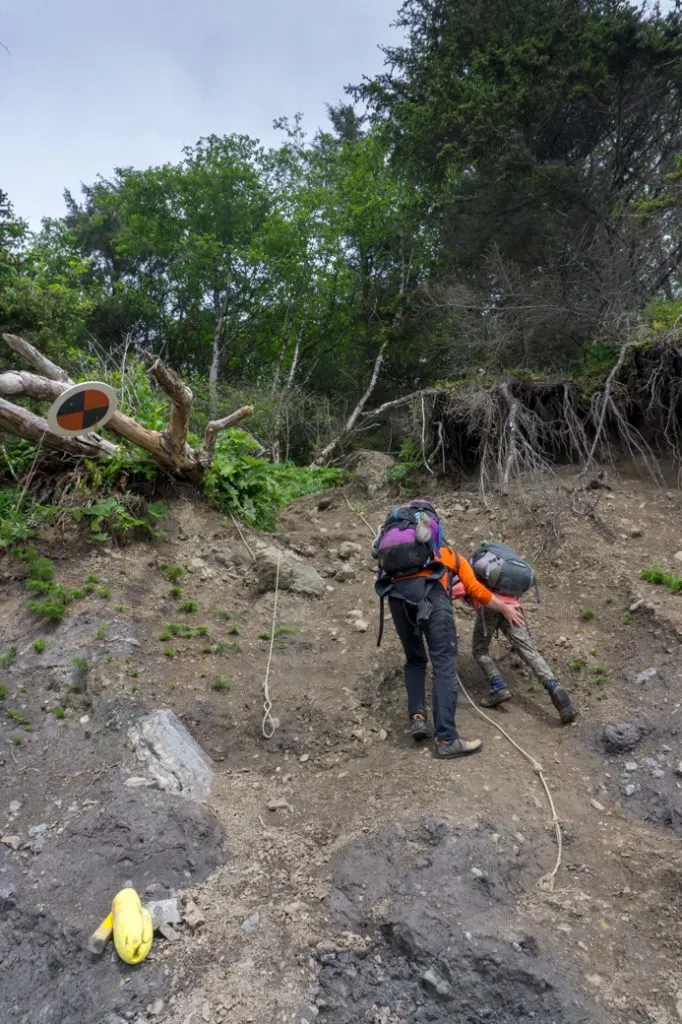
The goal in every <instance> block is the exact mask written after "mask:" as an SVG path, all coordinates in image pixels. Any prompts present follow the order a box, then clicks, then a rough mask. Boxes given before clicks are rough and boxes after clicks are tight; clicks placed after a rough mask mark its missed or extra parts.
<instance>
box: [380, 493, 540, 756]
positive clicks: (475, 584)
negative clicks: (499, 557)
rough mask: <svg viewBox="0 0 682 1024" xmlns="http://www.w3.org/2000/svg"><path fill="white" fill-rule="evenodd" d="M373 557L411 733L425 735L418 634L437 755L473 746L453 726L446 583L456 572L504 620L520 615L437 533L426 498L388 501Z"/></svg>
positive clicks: (451, 624)
mask: <svg viewBox="0 0 682 1024" xmlns="http://www.w3.org/2000/svg"><path fill="white" fill-rule="evenodd" d="M372 556H373V557H374V558H376V559H377V560H378V562H379V570H378V574H377V581H376V585H375V589H376V591H377V594H378V595H379V597H380V598H381V625H380V631H379V641H378V642H379V643H381V634H382V632H383V619H384V599H385V598H388V603H389V608H390V611H391V616H392V618H393V623H394V625H395V628H396V632H397V634H398V637H399V639H400V642H401V644H402V647H403V651H404V653H405V670H404V672H405V688H406V690H407V704H408V714H409V716H410V729H411V732H412V736H413V737H414V739H415V740H423V739H427V738H428V737H429V736H430V735H431V732H430V729H429V727H428V724H427V717H426V666H427V657H426V652H425V649H424V640H426V644H427V646H428V651H429V657H430V659H431V665H432V667H433V699H432V710H433V719H434V726H435V739H436V744H435V753H436V756H437V757H441V758H452V757H462V756H464V755H466V754H473V753H475V752H476V751H478V750H480V749H481V741H480V740H479V739H475V740H465V739H464V738H463V737H461V736H459V735H458V733H457V729H456V726H455V712H456V710H457V632H456V629H455V620H454V615H453V612H452V599H451V597H450V589H451V586H452V580H453V578H454V576H455V575H456V576H458V577H459V579H460V581H461V583H462V586H463V588H464V591H465V593H467V594H469V595H471V597H472V598H474V599H475V600H477V601H479V602H480V603H481V605H484V606H486V607H489V608H491V609H492V610H493V611H495V612H496V613H497V614H499V615H501V616H502V617H503V618H504V620H505V621H506V622H509V624H510V625H512V626H513V625H517V624H519V623H520V622H522V617H521V615H520V614H519V612H518V611H517V610H516V609H515V608H513V607H511V606H509V605H506V604H504V602H502V601H500V600H499V599H498V598H496V597H495V596H494V595H493V594H492V593H491V592H490V590H488V588H487V587H485V586H483V585H482V584H481V583H479V581H478V580H477V579H476V577H475V575H474V573H473V570H472V568H471V566H470V565H469V563H468V562H467V561H466V559H465V558H463V557H462V556H461V555H459V554H457V553H456V552H455V551H453V550H452V549H451V548H449V547H446V546H445V544H444V540H443V528H442V525H441V523H440V520H439V518H438V514H437V512H436V510H435V508H434V506H433V505H432V504H431V502H430V501H427V500H425V499H415V500H414V501H411V502H409V503H408V504H407V505H406V506H401V507H400V508H397V509H394V511H393V512H391V513H390V515H389V516H388V517H387V519H386V522H385V523H384V525H383V527H382V528H381V529H380V530H379V533H378V534H377V537H376V539H375V541H374V544H373V545H372Z"/></svg>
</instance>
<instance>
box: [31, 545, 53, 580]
mask: <svg viewBox="0 0 682 1024" xmlns="http://www.w3.org/2000/svg"><path fill="white" fill-rule="evenodd" d="M28 578H29V579H31V580H40V581H41V582H43V583H52V581H53V580H54V562H52V561H50V559H49V558H43V557H39V556H37V555H34V554H33V552H31V553H30V555H29V560H28Z"/></svg>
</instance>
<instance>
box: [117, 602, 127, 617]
mask: <svg viewBox="0 0 682 1024" xmlns="http://www.w3.org/2000/svg"><path fill="white" fill-rule="evenodd" d="M114 611H115V612H117V613H118V614H119V615H127V614H128V609H127V607H126V606H125V605H124V604H116V605H114Z"/></svg>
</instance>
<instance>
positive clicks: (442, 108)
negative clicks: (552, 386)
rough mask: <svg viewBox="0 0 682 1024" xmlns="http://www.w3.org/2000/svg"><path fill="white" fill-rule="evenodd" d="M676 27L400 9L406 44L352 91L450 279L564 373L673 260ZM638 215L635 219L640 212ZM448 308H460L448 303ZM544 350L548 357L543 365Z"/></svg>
mask: <svg viewBox="0 0 682 1024" xmlns="http://www.w3.org/2000/svg"><path fill="white" fill-rule="evenodd" d="M681 19H682V15H681V14H680V12H679V11H678V10H674V11H671V12H669V13H667V14H662V13H661V11H660V10H659V8H658V7H651V6H647V5H645V6H635V5H634V4H631V3H629V2H627V0H519V2H518V3H514V4H508V3H505V2H504V0H478V2H475V3H471V2H469V0H466V2H465V0H407V2H405V3H404V4H403V6H402V8H401V10H400V14H399V18H398V24H399V25H400V26H401V27H402V28H404V29H405V31H406V35H407V42H406V44H405V45H402V46H397V47H391V48H387V49H386V50H385V53H386V63H387V67H388V70H386V71H385V72H384V73H383V74H381V75H379V76H377V77H376V78H375V79H372V80H365V81H364V82H363V83H362V84H361V85H360V86H359V87H357V88H355V89H354V90H352V91H353V93H354V95H355V96H356V97H357V98H359V99H362V100H364V101H365V102H366V103H367V104H368V106H369V109H370V112H371V114H372V117H373V120H374V122H375V123H377V124H380V125H382V126H383V128H384V130H385V132H386V135H387V138H388V140H389V144H390V148H391V154H392V158H393V160H394V163H395V165H396V166H397V167H399V168H400V169H402V171H404V173H406V174H407V175H408V177H409V178H410V180H411V181H412V182H413V184H414V186H415V187H416V188H417V189H419V190H420V191H421V192H422V193H423V195H424V197H425V205H424V208H425V210H428V211H429V217H430V219H431V220H432V221H433V223H434V224H435V225H436V226H437V228H438V230H439V232H440V237H441V240H442V244H443V256H444V260H445V264H446V268H447V273H446V274H444V275H442V276H441V283H444V282H446V283H447V282H449V286H452V285H453V284H456V285H457V287H458V288H460V289H461V288H464V289H473V291H474V292H475V293H476V294H477V295H478V308H479V315H480V314H481V313H483V312H484V311H485V315H486V316H487V320H488V323H490V322H493V321H494V320H495V318H497V319H501V320H502V322H503V324H504V326H505V328H510V327H514V317H515V316H516V315H517V314H518V311H519V310H523V311H524V313H525V314H526V315H525V316H524V317H523V318H522V322H521V324H520V330H519V331H518V334H520V335H524V334H525V336H526V342H528V340H529V339H528V335H529V334H531V335H532V334H533V332H535V337H534V338H532V339H531V341H532V344H533V347H534V351H533V352H532V353H531V352H530V351H529V350H528V349H527V350H526V351H525V352H523V353H517V354H522V355H523V358H525V359H526V360H528V359H529V358H537V356H538V354H540V353H543V352H544V353H545V357H546V353H547V349H548V342H550V343H551V349H550V351H551V353H552V354H553V355H554V357H555V358H558V359H560V360H562V361H564V362H565V361H566V358H567V357H568V359H569V360H570V357H571V354H572V353H571V349H572V348H575V346H582V345H583V344H584V343H585V342H586V341H587V340H588V339H589V338H590V337H591V336H592V335H594V333H595V332H598V331H599V330H600V329H601V328H602V326H603V322H604V319H605V317H606V316H608V318H609V319H610V321H611V322H612V323H616V322H618V318H619V316H620V315H621V314H626V313H629V312H631V311H633V310H637V309H639V308H641V307H642V306H643V305H644V304H645V303H646V302H647V301H648V300H649V299H650V298H651V297H652V296H653V295H654V294H656V292H657V291H659V290H660V289H661V288H662V287H664V286H665V285H666V283H667V282H669V281H670V279H671V277H672V276H673V275H674V274H675V272H676V270H677V268H678V267H679V265H680V262H681V261H682V245H680V243H679V238H680V230H679V229H680V222H679V218H680V211H679V207H678V206H677V205H675V206H673V207H671V206H670V205H669V204H667V203H666V202H665V197H666V196H667V195H668V194H669V191H670V187H671V184H670V179H669V177H668V175H669V174H670V172H671V171H672V170H673V169H674V165H675V158H676V154H677V153H679V152H680V151H681V150H682V116H681V112H682V31H681V30H682V20H681ZM645 197H647V198H649V199H651V200H653V201H654V205H655V206H656V204H658V206H657V209H656V215H654V213H653V208H652V206H651V205H649V209H648V215H647V216H646V217H643V216H642V211H641V209H640V206H639V204H640V202H641V200H642V199H643V198H645ZM452 306H453V308H454V307H457V308H459V309H461V308H462V304H461V303H460V304H459V306H458V303H457V302H455V301H453V302H452ZM557 340H558V350H557Z"/></svg>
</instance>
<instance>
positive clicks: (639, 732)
mask: <svg viewBox="0 0 682 1024" xmlns="http://www.w3.org/2000/svg"><path fill="white" fill-rule="evenodd" d="M643 735H644V731H643V729H642V727H641V726H640V725H638V724H637V723H636V722H627V721H622V722H609V723H607V725H605V726H604V728H603V729H602V734H601V738H602V743H603V744H604V747H605V748H606V750H607V751H608V752H609V753H610V754H626V753H627V752H628V751H630V750H634V748H635V747H636V746H637V744H638V743H639V741H640V740H641V739H642V736H643Z"/></svg>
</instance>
